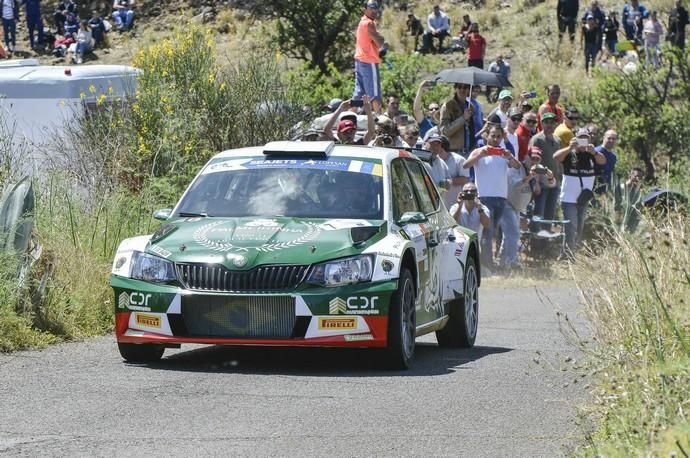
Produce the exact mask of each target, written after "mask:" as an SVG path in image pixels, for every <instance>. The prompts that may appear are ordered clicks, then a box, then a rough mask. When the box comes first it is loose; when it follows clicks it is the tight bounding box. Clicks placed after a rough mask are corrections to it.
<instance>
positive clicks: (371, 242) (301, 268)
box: [110, 142, 480, 368]
mask: <svg viewBox="0 0 690 458" xmlns="http://www.w3.org/2000/svg"><path fill="white" fill-rule="evenodd" d="M155 216H156V217H157V218H158V219H163V220H165V222H164V223H163V224H162V225H161V226H160V227H159V228H158V230H157V231H156V232H155V233H154V234H152V235H147V236H141V237H134V238H130V239H127V240H124V241H123V242H122V243H121V244H120V246H119V248H118V250H117V254H116V256H115V259H114V261H113V267H112V276H111V280H110V283H111V285H112V287H113V289H114V292H115V304H116V315H115V317H116V337H117V342H118V347H119V350H120V353H121V355H122V357H123V358H124V359H125V360H128V361H153V360H157V359H159V358H161V357H162V355H163V352H164V349H165V348H166V347H179V346H180V344H186V343H197V344H198V343H201V344H226V345H289V346H322V347H371V348H377V349H380V350H379V353H381V356H382V357H383V360H384V361H385V364H386V365H387V366H389V367H392V368H407V367H408V366H409V364H410V362H411V359H412V357H413V354H414V349H415V337H416V336H420V335H423V334H426V333H430V332H433V331H435V332H436V336H437V340H438V343H439V345H441V346H453V347H470V346H472V345H473V344H474V341H475V337H476V335H477V322H478V321H477V320H478V307H479V302H478V287H479V283H480V271H479V264H478V259H479V258H478V253H479V248H478V242H477V237H476V234H475V233H474V232H472V231H469V230H467V229H465V228H462V227H460V226H458V224H457V223H456V222H455V220H454V219H453V218H452V217H451V216H450V215H449V214H448V211H447V210H446V208H445V206H444V204H443V201H442V199H441V198H440V196H439V192H438V190H437V188H436V186H435V184H434V183H433V180H432V179H431V177H430V176H429V174H428V172H427V169H426V167H425V164H424V163H423V162H422V161H421V160H420V159H419V158H417V157H416V156H415V155H413V154H411V153H409V152H407V151H404V150H396V149H388V148H374V147H363V146H345V145H334V144H333V143H332V142H273V143H269V144H267V145H265V146H263V147H252V148H241V149H235V150H230V151H226V152H223V153H220V154H218V155H216V156H215V157H213V158H212V159H211V160H210V161H209V162H208V163H207V164H206V165H205V166H204V167H203V169H202V170H201V171H200V172H199V174H198V175H197V176H196V178H194V180H193V181H192V183H191V185H190V186H189V188H188V189H187V190H186V192H185V193H184V195H183V196H182V198H181V199H180V201H179V202H178V204H177V205H176V207H175V208H174V209H172V210H169V209H167V210H159V211H157V212H156V215H155Z"/></svg>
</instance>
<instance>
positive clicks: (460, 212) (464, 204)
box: [449, 183, 491, 240]
mask: <svg viewBox="0 0 690 458" xmlns="http://www.w3.org/2000/svg"><path fill="white" fill-rule="evenodd" d="M449 213H450V216H452V217H453V218H455V221H457V222H458V224H459V225H461V226H462V227H466V228H467V229H471V230H473V231H474V232H476V233H477V237H479V239H480V240H481V238H482V232H483V231H484V228H485V227H489V225H490V224H491V213H490V212H489V209H488V208H486V205H483V204H482V202H481V201H480V200H479V197H477V186H475V184H474V183H467V184H466V185H465V186H463V187H462V191H460V192H459V193H458V195H457V196H456V202H455V203H454V204H453V205H452V206H451V207H450V210H449Z"/></svg>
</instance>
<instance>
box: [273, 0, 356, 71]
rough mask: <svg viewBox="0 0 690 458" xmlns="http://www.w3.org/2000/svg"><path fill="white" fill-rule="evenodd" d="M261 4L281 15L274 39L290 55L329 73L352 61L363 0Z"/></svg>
mask: <svg viewBox="0 0 690 458" xmlns="http://www.w3.org/2000/svg"><path fill="white" fill-rule="evenodd" d="M260 3H261V6H260V8H261V9H262V10H264V11H268V12H270V13H271V14H272V15H274V16H275V17H276V18H277V19H278V27H277V31H276V34H275V35H274V36H273V37H272V40H273V41H274V43H275V44H276V45H277V46H278V48H279V49H280V50H281V51H282V52H283V53H284V54H286V55H287V56H290V57H294V58H297V59H300V60H304V61H307V62H309V63H310V65H311V66H312V67H315V68H318V69H319V70H321V72H323V73H327V70H328V64H329V63H333V64H334V65H335V66H336V67H338V68H339V69H344V68H347V67H348V66H349V65H351V64H352V59H353V57H352V56H353V54H354V44H355V36H354V30H355V27H356V24H357V19H358V18H359V17H360V16H361V14H362V12H363V8H362V2H361V1H360V0H266V1H264V2H260Z"/></svg>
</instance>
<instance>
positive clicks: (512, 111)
mask: <svg viewBox="0 0 690 458" xmlns="http://www.w3.org/2000/svg"><path fill="white" fill-rule="evenodd" d="M507 114H508V117H509V118H512V117H513V116H522V110H521V109H519V108H518V107H511V108H510V110H508V113H507Z"/></svg>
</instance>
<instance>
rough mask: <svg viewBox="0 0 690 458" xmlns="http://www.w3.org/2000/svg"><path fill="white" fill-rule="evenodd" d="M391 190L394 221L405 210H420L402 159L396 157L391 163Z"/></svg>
mask: <svg viewBox="0 0 690 458" xmlns="http://www.w3.org/2000/svg"><path fill="white" fill-rule="evenodd" d="M391 190H392V192H393V218H395V220H396V221H397V220H399V219H400V217H401V216H402V215H403V213H405V212H418V211H420V209H419V207H418V206H417V200H416V199H415V196H414V190H413V187H412V183H410V177H409V175H408V173H407V170H406V169H405V165H404V164H403V162H402V159H396V160H394V161H393V162H392V163H391Z"/></svg>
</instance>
